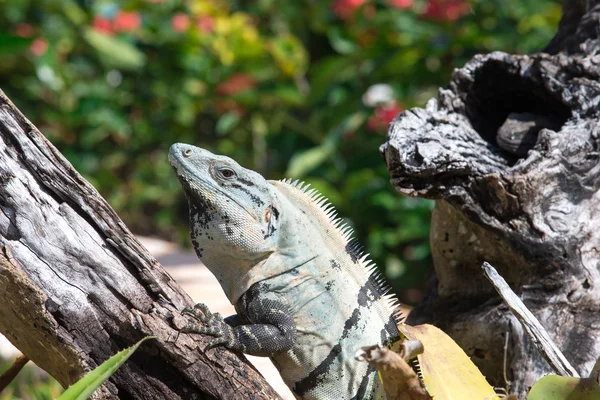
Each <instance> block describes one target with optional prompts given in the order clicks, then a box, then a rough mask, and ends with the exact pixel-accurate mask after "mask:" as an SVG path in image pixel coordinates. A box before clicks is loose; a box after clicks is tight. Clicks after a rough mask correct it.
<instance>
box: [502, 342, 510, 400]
mask: <svg viewBox="0 0 600 400" xmlns="http://www.w3.org/2000/svg"><path fill="white" fill-rule="evenodd" d="M509 338H510V331H506V335H505V337H504V361H503V363H502V375H503V376H504V385H505V386H506V394H509V393H510V382H509V381H508V376H507V375H506V364H507V362H508V339H509Z"/></svg>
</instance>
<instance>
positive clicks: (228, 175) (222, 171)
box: [217, 167, 235, 179]
mask: <svg viewBox="0 0 600 400" xmlns="http://www.w3.org/2000/svg"><path fill="white" fill-rule="evenodd" d="M217 173H218V174H219V176H220V177H221V178H224V179H232V178H234V177H235V171H234V170H232V169H231V168H228V167H221V168H219V169H218V170H217Z"/></svg>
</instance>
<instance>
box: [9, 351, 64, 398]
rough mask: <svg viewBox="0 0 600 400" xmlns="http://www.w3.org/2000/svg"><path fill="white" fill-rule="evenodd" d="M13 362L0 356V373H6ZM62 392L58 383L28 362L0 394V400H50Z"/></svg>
mask: <svg viewBox="0 0 600 400" xmlns="http://www.w3.org/2000/svg"><path fill="white" fill-rule="evenodd" d="M13 362H14V359H3V358H2V356H1V355H0V373H2V372H4V371H6V370H7V369H8V368H9V367H10V366H11V365H12V363H13ZM62 392H63V388H62V386H60V383H58V382H57V381H56V380H55V379H54V378H52V377H50V376H49V375H48V374H47V373H46V372H44V371H43V370H41V369H40V368H37V366H36V365H35V364H33V363H32V362H31V361H30V362H29V363H28V364H27V365H25V367H23V369H22V370H21V372H19V374H18V375H17V377H16V378H15V379H14V380H13V381H12V382H11V383H10V385H8V387H6V389H4V390H3V391H2V392H1V393H0V400H13V399H20V400H52V399H56V398H58V396H60V395H61V393H62Z"/></svg>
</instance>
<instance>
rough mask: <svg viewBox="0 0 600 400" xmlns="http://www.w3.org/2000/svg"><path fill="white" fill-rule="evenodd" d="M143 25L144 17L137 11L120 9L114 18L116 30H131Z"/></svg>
mask: <svg viewBox="0 0 600 400" xmlns="http://www.w3.org/2000/svg"><path fill="white" fill-rule="evenodd" d="M140 26H142V17H140V14H139V13H138V12H136V11H123V10H121V11H119V12H118V13H117V15H115V18H114V19H113V28H114V30H115V32H131V31H135V30H136V29H138V28H139V27H140Z"/></svg>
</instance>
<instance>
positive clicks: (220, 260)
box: [169, 143, 399, 400]
mask: <svg viewBox="0 0 600 400" xmlns="http://www.w3.org/2000/svg"><path fill="white" fill-rule="evenodd" d="M169 160H170V162H171V165H172V166H173V168H174V170H175V172H176V174H177V177H178V178H179V180H180V182H181V184H182V186H183V188H184V191H185V194H186V197H187V198H188V201H189V206H190V232H191V238H192V243H193V245H194V248H195V249H196V253H197V254H198V257H199V258H200V259H201V260H202V262H203V263H204V264H205V265H206V267H208V269H210V271H211V272H212V273H213V274H214V275H215V276H216V277H217V279H218V280H219V282H220V284H221V286H222V287H223V290H224V291H225V294H226V295H227V296H228V298H229V300H230V301H231V303H232V304H234V305H235V308H236V311H237V314H236V315H234V316H232V317H229V318H226V319H225V320H223V319H221V318H220V317H219V316H218V315H213V314H211V313H210V312H209V311H208V310H207V309H206V308H203V307H200V308H197V309H196V310H195V311H194V312H195V314H196V316H197V317H198V318H199V319H200V320H201V321H202V322H203V324H202V325H198V326H197V327H195V328H194V329H193V330H194V331H196V332H200V333H205V334H209V335H213V336H215V337H216V339H215V341H216V343H218V344H222V345H224V346H226V347H228V348H230V349H233V350H237V351H241V352H244V353H247V354H251V355H259V356H268V357H270V358H271V360H272V361H273V363H274V364H275V366H276V367H277V369H278V370H279V372H280V374H281V376H282V378H283V380H284V381H285V382H286V384H287V385H288V386H289V387H290V388H291V390H292V391H293V392H294V394H295V395H296V397H298V398H301V399H336V400H337V399H384V398H385V394H384V392H383V385H382V384H381V382H380V380H379V377H378V375H377V373H376V372H375V370H373V369H372V368H371V367H369V366H368V364H367V363H361V362H358V361H356V360H355V359H354V353H355V352H356V350H358V349H359V348H360V347H361V346H367V345H373V344H377V343H379V344H382V345H387V346H390V345H391V344H392V343H394V342H395V341H396V340H397V339H398V337H399V333H398V330H397V327H396V324H397V322H399V321H398V315H396V314H394V300H393V299H392V298H391V296H389V295H386V292H387V290H385V289H384V288H382V284H381V280H380V278H378V277H377V274H376V273H375V272H374V265H373V264H372V263H370V262H369V261H367V260H366V258H367V257H366V255H362V254H361V250H360V247H359V245H358V244H357V243H356V242H355V241H354V240H352V239H351V237H350V234H351V231H350V229H349V228H348V227H346V226H345V225H344V224H343V223H342V222H341V220H340V219H336V216H335V210H334V209H333V207H331V206H330V205H328V204H326V200H325V199H323V198H322V197H321V196H319V195H318V194H317V193H315V192H314V191H313V190H306V188H307V186H303V185H301V184H297V183H296V182H294V183H290V182H289V181H267V180H265V179H264V178H263V177H262V176H261V175H260V174H258V173H256V172H254V171H251V170H248V169H245V168H242V167H241V166H239V165H238V164H237V163H236V162H235V161H233V160H232V159H230V158H228V157H224V156H218V155H214V154H212V153H210V152H208V151H206V150H203V149H200V148H198V147H194V146H190V145H186V144H180V143H178V144H174V145H173V146H172V147H171V150H170V152H169Z"/></svg>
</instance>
